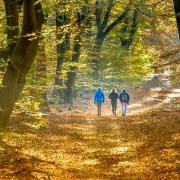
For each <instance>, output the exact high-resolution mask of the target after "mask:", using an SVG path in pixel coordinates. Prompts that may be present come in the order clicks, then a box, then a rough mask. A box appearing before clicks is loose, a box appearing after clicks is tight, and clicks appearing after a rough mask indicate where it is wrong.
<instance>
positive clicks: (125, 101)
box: [119, 89, 130, 116]
mask: <svg viewBox="0 0 180 180" xmlns="http://www.w3.org/2000/svg"><path fill="white" fill-rule="evenodd" d="M119 99H120V102H121V105H122V115H123V116H125V115H126V111H127V105H128V104H129V101H130V96H129V94H128V93H127V92H126V90H125V89H123V91H122V93H121V94H120V95H119Z"/></svg>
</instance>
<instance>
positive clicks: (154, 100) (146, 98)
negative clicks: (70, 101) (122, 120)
mask: <svg viewBox="0 0 180 180" xmlns="http://www.w3.org/2000/svg"><path fill="white" fill-rule="evenodd" d="M127 91H128V93H129V94H130V96H131V101H130V105H129V106H128V113H127V114H128V115H133V114H139V113H142V112H147V111H152V110H153V111H154V110H158V109H164V110H176V109H179V108H180V89H175V88H169V89H162V88H154V89H149V88H129V89H127ZM76 107H77V109H76ZM73 108H74V107H72V110H73ZM65 109H67V107H66V108H65ZM74 109H75V112H78V110H80V112H84V113H89V112H91V113H94V114H96V105H94V104H93V95H90V96H89V97H88V98H85V99H84V98H79V99H77V100H76V102H75V108H74ZM111 114H112V111H111V103H110V100H109V99H108V94H106V100H105V103H104V104H103V106H102V115H111ZM117 114H118V115H121V104H120V102H119V101H118V105H117Z"/></svg>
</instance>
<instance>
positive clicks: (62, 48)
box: [55, 13, 70, 86]
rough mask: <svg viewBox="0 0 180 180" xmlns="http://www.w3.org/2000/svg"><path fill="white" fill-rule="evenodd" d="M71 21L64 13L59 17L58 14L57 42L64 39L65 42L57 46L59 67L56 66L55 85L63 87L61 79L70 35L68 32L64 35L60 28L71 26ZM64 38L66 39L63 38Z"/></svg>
mask: <svg viewBox="0 0 180 180" xmlns="http://www.w3.org/2000/svg"><path fill="white" fill-rule="evenodd" d="M69 22H70V20H69V17H68V16H67V15H66V14H65V13H63V14H61V15H59V14H58V13H57V14H56V31H57V35H56V37H57V40H59V41H61V40H62V39H63V42H61V43H58V44H57V54H58V57H57V66H56V77H55V85H58V86H62V85H63V79H62V77H61V75H62V72H61V71H62V65H63V62H64V59H65V54H66V52H67V51H68V50H69V49H70V45H69V44H70V43H69V42H70V33H69V32H67V33H65V34H63V33H62V32H61V30H60V28H61V27H62V26H64V25H67V24H69ZM63 36H64V37H63Z"/></svg>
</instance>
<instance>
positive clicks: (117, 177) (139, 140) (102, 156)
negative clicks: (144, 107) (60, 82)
mask: <svg viewBox="0 0 180 180" xmlns="http://www.w3.org/2000/svg"><path fill="white" fill-rule="evenodd" d="M163 91H164V90H163ZM159 92H160V91H158V97H160V96H159ZM178 92H179V91H178ZM164 93H165V94H166V95H165V97H166V98H164V99H167V97H169V96H170V93H169V92H167V93H166V92H162V91H161V94H164ZM153 94H154V95H155V93H153ZM167 94H168V96H167ZM176 95H178V93H177V91H174V90H173V95H172V96H173V97H174V96H176ZM170 97H171V96H170ZM142 102H143V101H142ZM144 102H146V101H144ZM147 102H148V101H147ZM106 105H108V103H105V104H104V107H103V108H105V106H106ZM109 106H110V105H109ZM88 107H89V108H90V106H88ZM92 108H93V109H94V110H95V109H96V108H95V106H94V105H93V104H92ZM129 108H130V107H129ZM93 109H92V111H89V109H88V111H86V112H84V113H81V112H80V111H79V110H78V111H77V112H76V111H74V110H70V111H63V112H59V111H57V110H54V109H52V111H51V112H50V113H48V114H46V115H45V116H44V118H41V117H31V116H25V117H17V116H14V117H12V119H11V121H10V124H9V126H8V127H7V129H6V130H5V131H3V132H1V133H0V179H2V180H9V179H14V180H26V179H28V180H34V179H40V180H43V179H52V180H140V179H142V180H165V179H168V180H169V179H173V180H179V178H180V129H179V126H180V124H179V123H180V111H179V110H176V111H175V110H174V111H152V112H149V113H138V114H136V113H135V114H133V115H127V116H125V117H122V116H121V115H120V114H118V115H117V116H116V117H115V116H112V115H111V113H110V110H109V112H107V113H108V115H106V114H105V112H103V113H104V114H103V115H102V116H100V117H98V116H97V115H96V113H95V111H93ZM132 112H135V111H134V110H133V111H132ZM129 113H130V110H129Z"/></svg>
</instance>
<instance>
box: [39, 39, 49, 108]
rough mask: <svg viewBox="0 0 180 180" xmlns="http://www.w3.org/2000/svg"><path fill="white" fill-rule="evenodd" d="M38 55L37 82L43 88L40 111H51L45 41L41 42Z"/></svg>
mask: <svg viewBox="0 0 180 180" xmlns="http://www.w3.org/2000/svg"><path fill="white" fill-rule="evenodd" d="M38 52H39V53H38V54H37V57H36V61H37V74H36V78H37V82H38V85H39V86H41V92H39V93H40V95H41V97H40V99H39V101H40V105H39V108H40V111H49V105H48V99H47V89H46V80H47V68H46V63H47V62H46V54H45V42H44V39H42V40H41V42H40V43H39V46H38Z"/></svg>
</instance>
